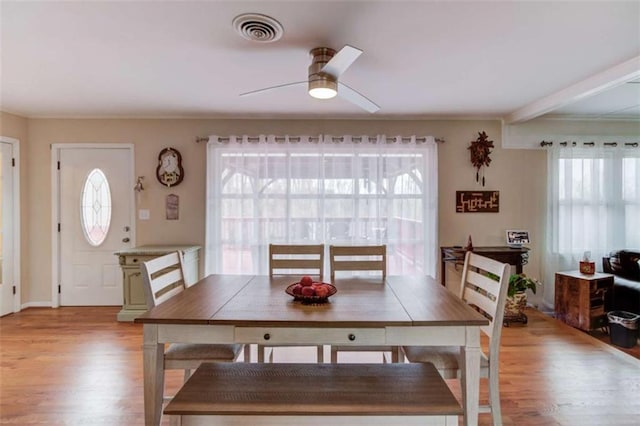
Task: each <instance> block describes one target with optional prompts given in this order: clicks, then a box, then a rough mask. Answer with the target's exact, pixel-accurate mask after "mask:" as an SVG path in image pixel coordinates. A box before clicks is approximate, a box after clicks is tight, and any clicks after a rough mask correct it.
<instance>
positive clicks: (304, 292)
mask: <svg viewBox="0 0 640 426" xmlns="http://www.w3.org/2000/svg"><path fill="white" fill-rule="evenodd" d="M302 295H303V296H315V295H316V291H315V290H314V289H313V287H311V286H310V285H309V286H305V287H302Z"/></svg>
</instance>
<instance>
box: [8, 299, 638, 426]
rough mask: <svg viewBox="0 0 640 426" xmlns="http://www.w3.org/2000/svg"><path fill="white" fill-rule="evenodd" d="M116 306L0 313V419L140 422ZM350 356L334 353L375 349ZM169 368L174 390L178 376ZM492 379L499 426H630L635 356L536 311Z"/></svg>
mask: <svg viewBox="0 0 640 426" xmlns="http://www.w3.org/2000/svg"><path fill="white" fill-rule="evenodd" d="M118 310H119V309H118V308H110V307H109V308H60V309H35V308H32V309H27V310H25V311H23V312H21V313H19V314H14V315H9V316H6V317H3V318H1V319H0V367H1V370H0V424H18V425H27V424H44V425H63V424H64V425H110V426H111V425H127V426H135V425H142V424H144V422H143V402H142V354H141V346H142V337H141V336H142V327H141V326H139V325H134V324H129V323H118V322H116V321H115V317H116V313H117V312H118ZM314 351H315V348H310V350H309V351H305V350H302V351H297V352H296V351H295V350H293V349H292V350H290V348H278V349H277V352H276V353H275V359H276V361H298V362H299V361H302V360H301V359H299V358H300V357H308V358H307V359H308V360H309V361H312V360H313V359H314ZM351 356H356V357H358V358H357V359H353V358H345V359H344V360H345V361H349V362H354V361H357V360H360V361H367V362H370V361H372V358H361V357H363V356H375V355H371V354H368V355H359V354H355V355H351ZM375 359H378V357H377V356H375V358H374V360H375ZM172 373H173V372H171V373H170V376H169V378H168V386H169V388H173V389H175V388H177V387H178V386H179V385H180V382H181V379H182V378H181V374H180V373H177V372H175V373H176V374H172ZM450 385H451V387H452V388H454V390H455V392H456V394H457V393H458V392H459V389H458V387H457V385H456V383H455V381H452V382H450ZM500 385H501V397H502V408H503V417H504V423H505V425H518V426H520V425H523V426H526V425H580V426H583V425H594V426H595V425H598V426H602V425H616V426H618V425H637V424H640V361H639V360H637V359H635V358H633V357H631V356H629V355H627V354H625V353H623V352H620V351H617V350H616V349H614V348H612V347H610V346H608V345H606V344H603V343H601V342H599V341H598V340H596V339H593V338H591V337H590V336H588V335H586V334H584V333H582V332H579V331H576V330H574V329H572V328H570V327H567V326H565V325H564V324H562V323H560V322H558V321H556V320H554V319H551V318H548V317H545V316H544V315H542V314H540V313H538V312H529V324H528V325H527V326H517V325H514V326H512V327H509V328H505V329H504V333H503V340H502V350H501V360H500ZM482 388H483V389H482V394H481V397H486V391H484V383H483V386H482ZM490 421H491V420H490V416H489V415H488V414H481V415H480V423H481V424H483V425H487V424H490ZM320 424H322V423H320ZM399 426H400V425H399Z"/></svg>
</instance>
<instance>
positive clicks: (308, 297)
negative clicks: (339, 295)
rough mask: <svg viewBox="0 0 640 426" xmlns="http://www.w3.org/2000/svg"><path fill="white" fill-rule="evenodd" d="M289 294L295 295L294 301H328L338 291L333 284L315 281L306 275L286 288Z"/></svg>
mask: <svg viewBox="0 0 640 426" xmlns="http://www.w3.org/2000/svg"><path fill="white" fill-rule="evenodd" d="M285 291H286V292H287V294H288V295H290V296H293V300H294V301H299V302H302V303H326V302H327V301H328V300H329V297H331V296H333V295H334V294H336V292H337V291H338V290H337V289H336V288H335V287H334V286H333V285H331V284H327V283H323V282H319V281H314V280H313V278H311V277H310V276H307V275H305V276H304V277H302V278H300V281H298V282H295V283H293V284H291V285H290V286H288V287H287V289H286V290H285Z"/></svg>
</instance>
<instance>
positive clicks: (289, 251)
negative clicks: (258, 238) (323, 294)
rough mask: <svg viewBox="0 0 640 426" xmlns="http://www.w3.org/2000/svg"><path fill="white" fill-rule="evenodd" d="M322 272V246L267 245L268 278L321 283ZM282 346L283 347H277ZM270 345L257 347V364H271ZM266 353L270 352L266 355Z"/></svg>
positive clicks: (319, 349)
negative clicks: (308, 278) (310, 279)
mask: <svg viewBox="0 0 640 426" xmlns="http://www.w3.org/2000/svg"><path fill="white" fill-rule="evenodd" d="M323 270H324V244H269V276H271V277H273V276H276V275H290V276H292V277H293V276H295V277H297V278H300V277H301V276H302V275H303V274H304V275H310V276H312V277H318V279H319V280H320V281H322V277H323V273H322V272H323ZM279 346H284V345H279ZM274 347H275V346H271V345H258V362H264V360H265V359H268V360H269V362H273V348H274ZM316 349H317V355H316V360H317V362H318V363H322V362H324V347H323V345H318V346H316ZM267 351H270V352H269V354H268V355H267Z"/></svg>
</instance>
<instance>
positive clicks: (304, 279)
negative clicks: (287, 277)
mask: <svg viewBox="0 0 640 426" xmlns="http://www.w3.org/2000/svg"><path fill="white" fill-rule="evenodd" d="M311 284H313V280H312V279H311V277H310V276H308V275H305V276H304V277H302V278H300V285H302V286H303V287H307V286H310V285H311Z"/></svg>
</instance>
